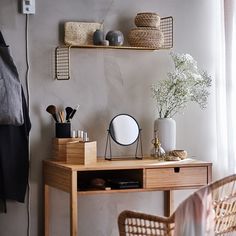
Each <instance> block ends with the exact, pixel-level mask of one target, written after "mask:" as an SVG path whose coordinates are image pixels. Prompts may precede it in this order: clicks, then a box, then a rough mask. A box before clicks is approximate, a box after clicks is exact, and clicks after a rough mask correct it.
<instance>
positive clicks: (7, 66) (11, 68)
mask: <svg viewBox="0 0 236 236" xmlns="http://www.w3.org/2000/svg"><path fill="white" fill-rule="evenodd" d="M0 59H1V60H0V80H3V81H4V80H5V82H9V80H11V79H13V80H14V79H15V80H16V81H19V78H18V73H17V69H16V67H15V65H14V62H13V60H12V58H11V56H10V53H9V50H8V47H7V46H6V44H5V41H4V39H3V37H2V34H1V32H0ZM11 76H13V77H14V78H13V77H11ZM14 83H15V82H14ZM19 83H20V82H19ZM5 85H6V84H5ZM8 85H9V83H8ZM18 88H19V87H18ZM4 89H5V91H4V94H5V95H9V92H10V94H13V93H14V89H15V90H16V86H13V88H12V87H11V88H10V89H7V86H5V88H4ZM9 90H10V91H9ZM0 91H3V90H1V88H0ZM1 95H2V96H1ZM5 95H4V96H3V94H0V106H2V104H3V99H5V100H6V96H5ZM14 95H17V96H18V95H20V97H19V96H18V97H19V98H20V99H18V100H17V99H16V98H17V96H14ZM13 98H14V99H15V100H14V99H13ZM10 99H13V100H14V102H13V103H12V104H13V105H11V103H10V102H9V107H8V108H9V109H8V110H9V119H8V121H9V122H8V123H7V122H5V120H4V122H2V123H1V122H0V202H1V203H5V202H6V200H16V201H18V202H24V199H25V194H26V189H27V184H28V172H29V140H28V137H29V131H30V128H31V123H30V119H29V113H28V108H27V104H26V100H25V96H24V92H23V89H22V87H21V85H20V93H19V89H18V91H16V94H13V95H12V96H11V97H10ZM10 99H7V101H9V100H10ZM1 100H2V101H1ZM14 104H15V105H14ZM16 104H20V106H21V107H19V106H18V105H17V107H14V106H16ZM15 108H16V110H17V113H15V114H14V112H13V113H12V112H11V110H12V109H15ZM19 108H20V109H19ZM0 110H1V109H0ZM5 110H6V109H5ZM6 111H7V110H6ZM7 114H8V113H7ZM3 115H5V114H3V113H2V114H0V121H1V116H3ZM19 117H20V120H22V121H23V122H22V124H21V123H20V122H21V121H20V122H18V121H19V119H18V118H19ZM4 118H5V117H4ZM17 119H18V121H17ZM6 123H7V124H6ZM1 209H2V210H4V211H6V205H4V204H0V211H1Z"/></svg>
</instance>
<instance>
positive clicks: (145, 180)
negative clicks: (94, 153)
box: [43, 159, 212, 236]
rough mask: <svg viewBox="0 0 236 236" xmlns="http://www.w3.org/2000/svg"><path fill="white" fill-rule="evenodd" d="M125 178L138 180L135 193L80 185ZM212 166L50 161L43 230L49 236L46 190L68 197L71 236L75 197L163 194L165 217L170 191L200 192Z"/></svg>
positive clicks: (188, 161)
mask: <svg viewBox="0 0 236 236" xmlns="http://www.w3.org/2000/svg"><path fill="white" fill-rule="evenodd" d="M117 176H119V177H124V178H131V179H135V180H138V181H139V182H140V184H141V185H140V188H138V189H123V190H120V189H115V190H99V191H97V190H96V191H86V190H83V184H84V183H85V182H86V181H88V180H89V179H90V180H91V179H93V178H101V177H103V178H112V177H117ZM211 176H212V164H211V163H208V162H202V161H197V160H193V159H186V160H183V161H171V162H160V161H157V160H153V159H147V160H121V161H115V160H114V161H105V160H101V161H98V162H97V163H96V164H93V165H72V164H65V163H60V162H56V161H52V160H45V161H43V177H44V223H45V225H44V230H45V236H49V224H50V204H49V195H50V193H49V187H54V188H57V189H60V190H63V191H66V192H68V193H69V194H70V235H71V236H77V235H78V222H77V220H78V212H77V211H78V210H77V209H78V208H77V196H78V195H80V194H102V193H114V194H115V193H118V192H119V193H120V192H144V191H164V193H165V215H166V216H167V215H169V214H170V213H171V212H172V209H173V196H172V190H177V189H188V188H199V187H201V186H203V185H206V184H208V183H209V182H211Z"/></svg>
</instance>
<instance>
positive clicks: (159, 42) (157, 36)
mask: <svg viewBox="0 0 236 236" xmlns="http://www.w3.org/2000/svg"><path fill="white" fill-rule="evenodd" d="M128 42H129V44H130V46H132V47H147V48H156V49H158V48H161V47H162V46H163V44H164V35H163V33H162V32H161V31H160V30H159V29H157V28H150V27H139V28H134V29H131V30H130V32H129V34H128Z"/></svg>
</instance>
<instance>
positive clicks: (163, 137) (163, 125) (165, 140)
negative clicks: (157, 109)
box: [155, 118, 176, 152]
mask: <svg viewBox="0 0 236 236" xmlns="http://www.w3.org/2000/svg"><path fill="white" fill-rule="evenodd" d="M155 130H157V132H158V133H157V134H158V138H159V140H160V143H161V146H162V147H163V149H164V150H165V152H169V151H172V150H174V149H176V122H175V120H174V119H172V118H158V119H157V120H156V121H155Z"/></svg>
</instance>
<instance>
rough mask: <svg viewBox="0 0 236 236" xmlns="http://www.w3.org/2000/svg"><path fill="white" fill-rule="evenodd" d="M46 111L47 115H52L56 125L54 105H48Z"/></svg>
mask: <svg viewBox="0 0 236 236" xmlns="http://www.w3.org/2000/svg"><path fill="white" fill-rule="evenodd" d="M46 111H47V112H48V113H50V114H51V115H52V117H53V118H54V120H55V121H56V122H57V123H58V119H57V108H56V106H54V105H49V106H48V107H47V109H46Z"/></svg>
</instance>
